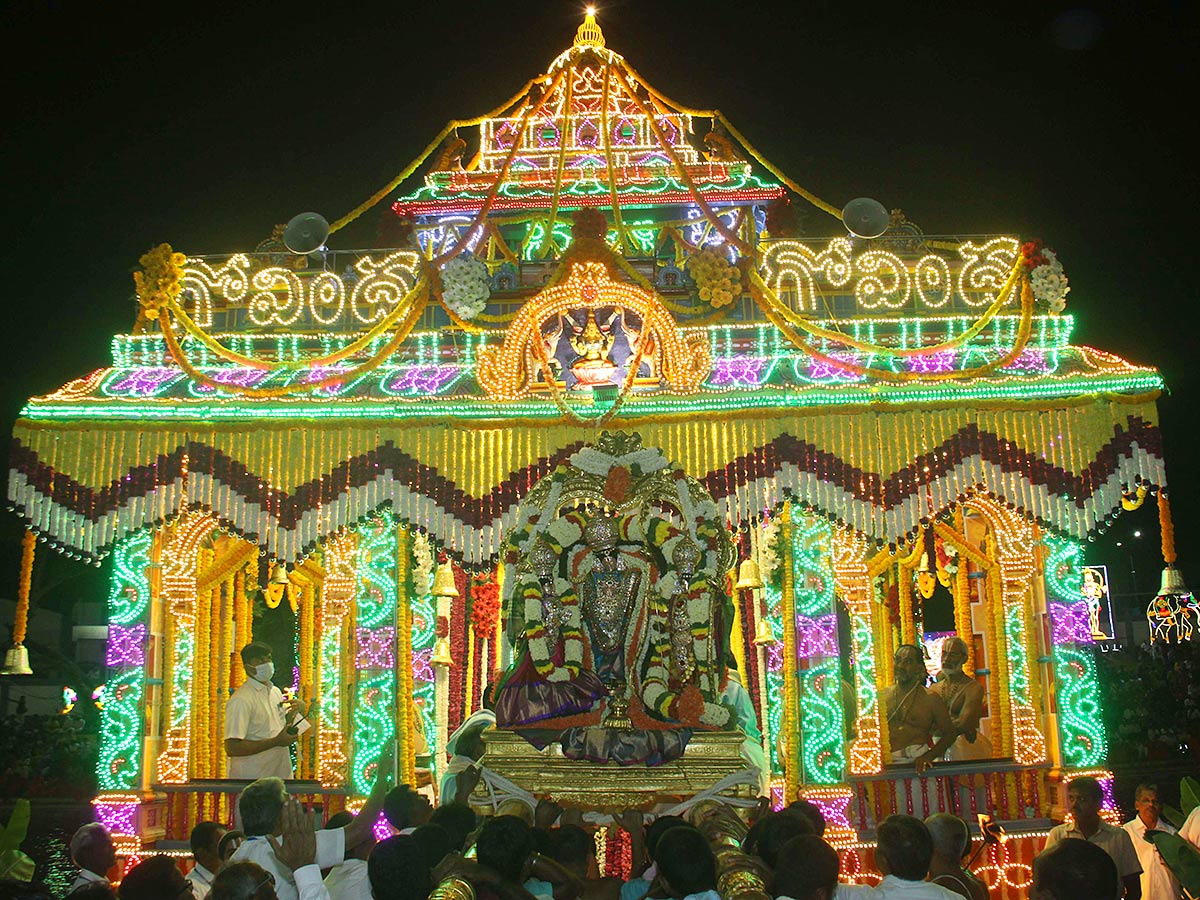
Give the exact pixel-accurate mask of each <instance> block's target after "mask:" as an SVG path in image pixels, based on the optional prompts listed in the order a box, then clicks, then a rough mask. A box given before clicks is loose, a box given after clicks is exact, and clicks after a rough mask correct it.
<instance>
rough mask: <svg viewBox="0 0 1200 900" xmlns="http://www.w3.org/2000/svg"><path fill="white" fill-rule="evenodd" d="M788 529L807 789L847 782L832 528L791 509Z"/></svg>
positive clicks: (802, 760) (802, 761) (803, 758)
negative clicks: (812, 785) (790, 544)
mask: <svg viewBox="0 0 1200 900" xmlns="http://www.w3.org/2000/svg"><path fill="white" fill-rule="evenodd" d="M791 526H792V527H791V539H792V546H791V560H792V568H793V578H792V584H793V589H792V594H793V596H794V597H795V604H796V613H795V615H796V618H795V624H794V627H795V630H796V660H797V666H798V692H799V709H800V731H801V734H802V735H803V736H804V740H803V747H802V751H801V764H802V768H801V771H802V772H803V775H804V783H805V784H806V785H811V784H825V785H830V784H840V783H841V782H842V781H843V780H844V778H845V768H846V726H845V718H844V713H843V711H842V690H841V688H842V675H841V665H840V660H839V656H838V642H837V613H836V610H835V609H834V603H835V602H836V590H835V582H834V579H833V570H832V565H831V563H830V545H831V543H832V531H833V530H832V528H831V527H830V525H829V523H828V522H827V521H825V520H824V519H820V518H817V517H816V516H807V515H803V514H797V513H796V512H794V511H793V513H792V522H791Z"/></svg>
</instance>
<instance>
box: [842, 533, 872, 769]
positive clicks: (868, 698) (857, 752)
mask: <svg viewBox="0 0 1200 900" xmlns="http://www.w3.org/2000/svg"><path fill="white" fill-rule="evenodd" d="M833 578H834V581H835V583H836V585H837V592H838V595H839V596H840V597H841V599H842V602H843V603H844V604H845V605H846V609H847V611H848V613H849V617H850V642H851V654H852V659H853V664H852V669H853V672H854V692H855V698H856V707H857V710H858V717H857V719H856V720H855V731H856V733H857V735H858V736H857V737H856V738H855V739H854V740H853V741H852V742H851V743H850V746H849V769H850V772H851V774H853V775H877V774H879V773H880V772H881V771H883V747H884V740H885V735H884V734H883V722H882V720H881V717H880V715H879V685H878V683H877V682H876V670H875V637H874V631H873V627H872V622H873V615H872V610H871V599H870V598H871V578H870V576H869V575H868V574H867V563H866V546H865V544H864V543H863V542H862V541H861V540H859V539H858V538H857V537H856V536H854V535H853V534H852V533H850V532H847V531H843V530H841V529H835V530H834V532H833Z"/></svg>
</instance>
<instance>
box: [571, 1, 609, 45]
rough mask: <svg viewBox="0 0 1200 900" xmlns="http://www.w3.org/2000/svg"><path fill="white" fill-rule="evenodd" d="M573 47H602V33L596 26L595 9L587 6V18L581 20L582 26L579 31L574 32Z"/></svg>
mask: <svg viewBox="0 0 1200 900" xmlns="http://www.w3.org/2000/svg"><path fill="white" fill-rule="evenodd" d="M575 46H576V47H603V46H604V32H603V31H601V30H600V26H599V25H597V24H596V7H594V6H589V7H588V8H587V18H585V19H584V20H583V24H582V25H580V26H579V30H578V31H576V32H575Z"/></svg>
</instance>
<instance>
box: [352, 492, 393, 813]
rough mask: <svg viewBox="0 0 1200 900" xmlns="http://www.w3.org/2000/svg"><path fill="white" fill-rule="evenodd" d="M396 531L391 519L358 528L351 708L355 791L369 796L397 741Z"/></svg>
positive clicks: (376, 520)
mask: <svg viewBox="0 0 1200 900" xmlns="http://www.w3.org/2000/svg"><path fill="white" fill-rule="evenodd" d="M396 535H397V528H396V526H395V524H394V523H393V522H392V519H391V517H390V516H384V517H382V518H380V519H375V520H373V521H372V522H370V523H368V524H363V525H360V526H359V529H358V562H357V572H356V577H355V603H356V608H357V621H356V628H355V644H356V654H355V661H354V666H355V669H356V670H357V673H358V685H357V690H356V692H355V703H354V715H353V719H354V731H353V734H354V738H353V744H354V746H353V766H352V769H351V777H350V781H351V784H352V785H353V787H354V790H355V791H357V792H358V793H360V794H368V793H370V790H371V784H372V783H373V781H374V775H375V764H376V763H377V762H378V760H379V757H380V754H382V753H383V750H384V748H385V747H387V746H388V744H389V743H390V742H392V741H394V740H395V739H396V719H395V709H396V654H395V646H396V611H397V591H396V558H397V553H396V550H397V547H396V545H397V536H396Z"/></svg>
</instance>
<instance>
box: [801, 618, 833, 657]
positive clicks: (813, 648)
mask: <svg viewBox="0 0 1200 900" xmlns="http://www.w3.org/2000/svg"><path fill="white" fill-rule="evenodd" d="M814 656H837V619H836V618H835V617H834V616H833V615H832V614H831V615H827V616H818V617H817V618H815V619H810V618H809V617H808V616H796V657H797V658H798V659H810V658H812V657H814Z"/></svg>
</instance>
